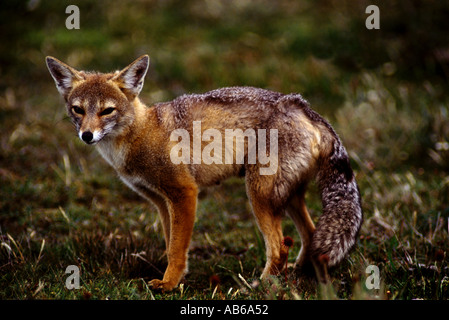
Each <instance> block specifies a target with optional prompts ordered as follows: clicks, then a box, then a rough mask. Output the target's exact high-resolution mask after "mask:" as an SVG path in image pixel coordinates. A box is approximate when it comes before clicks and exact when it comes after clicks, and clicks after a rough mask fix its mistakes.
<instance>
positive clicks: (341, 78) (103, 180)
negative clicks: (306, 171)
mask: <svg viewBox="0 0 449 320" xmlns="http://www.w3.org/2000/svg"><path fill="white" fill-rule="evenodd" d="M33 3H35V4H37V6H33ZM273 3H274V2H272V1H254V2H249V1H231V2H230V4H228V5H224V4H223V3H221V2H219V1H200V0H195V1H193V0H192V1H167V2H161V1H137V2H131V1H121V2H120V3H117V4H114V5H110V4H109V3H108V2H102V1H98V2H93V1H80V2H79V4H78V5H79V8H80V12H81V29H80V30H67V29H66V28H65V24H64V23H65V19H66V17H67V15H66V14H65V13H64V12H65V5H64V4H56V3H53V2H52V3H51V4H50V3H40V2H32V1H30V2H25V1H22V2H21V1H17V2H14V4H1V5H0V6H2V10H0V21H2V23H4V24H5V26H6V25H8V28H5V26H2V27H1V28H0V36H1V40H2V43H4V44H5V46H3V47H2V49H1V52H0V53H1V54H0V61H1V74H2V77H1V79H0V298H1V299H33V298H36V299H321V298H335V297H338V298H343V299H448V298H449V266H448V257H447V255H448V252H449V242H448V232H449V226H448V222H449V221H448V219H449V165H448V163H449V145H448V142H449V120H448V119H449V117H448V113H449V97H448V95H447V85H448V76H449V75H448V73H447V72H448V70H449V69H448V66H449V65H448V59H447V55H448V51H447V41H446V43H445V39H446V40H447V35H446V32H447V31H446V29H445V27H444V26H445V23H444V21H445V20H444V19H445V17H446V16H447V13H448V12H449V8H448V5H447V4H440V3H438V4H436V3H433V4H432V5H427V4H426V5H424V4H419V3H417V2H415V1H405V0H404V1H398V2H397V3H396V2H395V3H393V4H389V5H385V4H379V7H380V9H381V30H378V31H368V30H367V29H366V28H365V26H364V22H365V18H366V16H367V15H366V14H365V13H364V9H365V8H366V6H367V5H368V4H371V3H368V2H366V3H365V2H363V1H360V2H358V4H357V5H353V4H351V3H350V2H349V1H348V2H346V1H342V2H341V3H340V2H339V5H338V6H337V4H335V3H334V2H333V1H304V2H301V5H299V4H294V2H291V1H279V2H276V4H273ZM442 3H443V2H442ZM8 22H11V23H10V24H8ZM412 22H413V23H412ZM143 53H149V54H150V56H151V59H152V65H151V67H150V71H149V74H148V76H147V80H146V82H145V87H144V90H143V93H142V99H143V100H144V101H145V102H146V103H148V104H150V102H157V101H163V100H167V99H171V98H173V97H175V96H177V95H179V94H182V93H185V92H204V91H207V90H210V89H214V88H217V87H221V86H231V85H253V86H259V87H264V88H270V89H273V90H277V91H281V92H285V93H288V92H301V93H302V94H303V95H304V97H305V98H307V99H308V100H309V101H310V103H311V105H312V107H313V108H314V109H315V110H317V111H318V112H320V113H322V114H323V115H325V116H326V118H328V119H329V120H330V122H331V123H332V124H333V126H334V127H335V129H336V131H337V132H338V133H339V134H340V136H341V138H342V140H343V142H344V144H345V145H346V147H347V149H348V150H349V153H350V156H351V161H352V164H353V167H354V169H355V172H356V177H357V181H358V182H359V186H360V189H361V193H362V197H363V210H364V214H365V220H364V224H363V226H362V229H361V232H360V235H359V238H358V240H357V244H356V247H355V249H354V250H353V251H352V253H351V255H350V256H349V258H348V259H347V260H346V261H345V262H344V263H343V264H342V265H341V266H340V267H338V268H337V269H335V270H331V276H332V279H333V280H332V284H331V285H330V286H329V287H327V288H320V287H319V286H318V285H317V284H316V282H315V281H314V280H311V279H309V278H307V277H305V276H304V275H303V274H302V273H300V272H295V271H294V270H292V269H291V268H289V270H288V272H287V273H286V274H283V275H282V276H280V277H278V278H276V279H273V281H272V283H271V284H264V283H259V281H258V280H257V279H258V276H259V275H260V273H261V271H262V268H263V266H264V262H265V253H264V252H265V249H264V244H263V240H262V237H261V234H260V233H259V231H258V230H257V226H256V224H255V221H254V219H253V217H252V214H251V212H250V208H249V204H248V201H247V198H246V195H245V189H244V184H243V181H241V180H238V179H230V180H228V181H226V182H224V183H223V184H222V185H220V186H217V187H214V188H210V189H207V190H204V191H203V192H202V194H201V200H200V203H199V206H198V213H197V221H196V225H195V233H194V236H193V240H192V245H191V250H190V259H189V269H190V272H189V273H188V274H187V275H186V277H185V279H184V280H183V282H182V285H181V286H180V287H179V288H178V289H176V290H175V291H173V292H172V293H168V294H160V293H157V292H153V291H151V290H150V289H149V288H148V286H147V281H148V280H151V279H153V278H160V277H161V276H162V274H163V272H164V270H165V267H166V260H165V256H164V240H163V237H162V228H161V224H160V221H159V218H158V217H157V213H156V211H155V209H154V208H153V207H152V206H151V205H149V204H147V203H145V202H144V201H142V200H141V199H140V198H139V197H138V196H137V195H135V194H134V193H133V192H132V191H130V190H128V189H127V188H126V187H125V186H124V185H123V184H122V183H121V182H120V181H119V179H118V178H117V177H116V174H115V173H114V172H113V170H112V169H111V168H109V167H108V166H107V165H106V163H105V162H104V161H103V160H102V159H101V158H100V156H99V155H98V154H97V153H96V152H95V151H94V150H93V148H90V147H88V146H86V145H84V144H83V143H81V142H80V141H79V139H78V138H77V137H76V134H75V132H74V129H73V127H72V125H71V124H70V122H69V121H68V119H67V117H66V115H65V110H64V108H63V104H62V102H61V100H60V98H59V96H58V94H57V91H56V89H55V87H54V84H53V81H52V79H51V78H50V76H49V75H48V72H47V70H46V68H45V64H44V57H45V55H54V56H56V57H58V58H60V59H62V60H64V61H67V62H68V63H70V64H72V65H74V66H75V67H78V68H80V69H81V68H83V69H98V70H102V71H109V70H113V69H115V68H121V67H124V66H125V65H126V64H128V63H129V62H131V61H132V60H133V59H134V58H135V57H137V56H138V55H140V54H143ZM314 190H315V189H314V187H313V186H312V190H311V192H310V193H309V194H308V196H307V204H308V207H309V208H310V211H311V213H312V215H313V218H314V220H315V221H317V219H318V217H319V214H320V210H321V206H320V202H319V198H318V196H317V194H316V192H314ZM284 234H285V235H289V236H291V237H292V238H293V240H294V246H293V248H292V249H291V252H290V255H289V261H290V262H293V261H294V259H295V257H296V255H297V253H298V251H299V249H300V239H299V237H298V235H297V233H296V231H295V228H294V226H293V224H292V222H291V221H289V220H285V223H284ZM69 265H75V266H78V267H79V269H80V279H81V281H80V289H74V290H68V289H67V288H66V280H67V279H68V277H69V276H70V274H66V273H65V270H66V268H67V266H69ZM368 265H375V266H377V267H378V268H379V270H380V289H371V290H370V289H368V288H367V287H366V285H365V281H366V280H367V279H368V276H369V274H367V273H366V272H365V271H366V267H367V266H368ZM217 283H219V286H218V287H217V286H216V285H217Z"/></svg>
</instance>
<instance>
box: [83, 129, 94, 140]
mask: <svg viewBox="0 0 449 320" xmlns="http://www.w3.org/2000/svg"><path fill="white" fill-rule="evenodd" d="M93 138H94V135H93V133H92V132H90V131H85V132H83V134H82V135H81V139H83V141H84V142H86V143H90V142H91V141H92V139H93Z"/></svg>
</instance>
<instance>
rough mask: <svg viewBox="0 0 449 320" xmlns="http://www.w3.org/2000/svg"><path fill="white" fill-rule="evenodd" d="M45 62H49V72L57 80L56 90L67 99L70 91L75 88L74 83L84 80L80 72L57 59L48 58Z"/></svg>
mask: <svg viewBox="0 0 449 320" xmlns="http://www.w3.org/2000/svg"><path fill="white" fill-rule="evenodd" d="M45 60H46V62H47V67H48V70H49V71H50V74H51V76H52V77H53V79H54V80H55V83H56V88H57V89H58V91H59V93H60V94H61V95H62V96H63V97H64V99H67V96H68V94H69V92H70V90H71V89H72V88H73V83H74V82H75V81H80V80H82V79H83V77H82V76H81V75H80V72H79V71H77V70H75V69H73V68H72V67H70V66H68V65H66V64H65V63H63V62H61V61H59V60H58V59H56V58H53V57H47V58H46V59H45Z"/></svg>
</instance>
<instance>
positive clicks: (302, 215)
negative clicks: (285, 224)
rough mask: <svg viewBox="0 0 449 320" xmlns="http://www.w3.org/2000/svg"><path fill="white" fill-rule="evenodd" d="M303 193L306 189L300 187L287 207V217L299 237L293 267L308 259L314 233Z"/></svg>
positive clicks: (313, 226) (302, 263)
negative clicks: (297, 251) (299, 247)
mask: <svg viewBox="0 0 449 320" xmlns="http://www.w3.org/2000/svg"><path fill="white" fill-rule="evenodd" d="M305 191H306V187H305V186H304V187H301V188H300V189H299V191H298V192H297V194H295V195H294V196H293V197H292V199H291V200H290V202H289V204H288V207H287V212H288V215H289V216H290V217H291V218H292V220H293V222H294V224H295V226H296V229H297V230H298V232H299V235H300V237H301V250H300V251H299V254H298V257H297V258H296V262H295V266H302V265H304V264H305V262H306V261H307V260H309V259H310V257H309V248H310V245H311V242H312V237H313V233H314V231H315V225H314V223H313V221H312V218H311V217H310V214H309V211H308V210H307V207H306V204H305V201H304V196H305Z"/></svg>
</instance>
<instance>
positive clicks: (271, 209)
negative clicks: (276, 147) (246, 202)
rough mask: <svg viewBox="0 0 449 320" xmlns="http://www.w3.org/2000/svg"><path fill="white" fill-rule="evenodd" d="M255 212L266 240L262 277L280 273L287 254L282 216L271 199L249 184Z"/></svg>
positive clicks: (248, 188) (248, 187)
mask: <svg viewBox="0 0 449 320" xmlns="http://www.w3.org/2000/svg"><path fill="white" fill-rule="evenodd" d="M247 190H248V196H249V198H250V201H251V206H252V210H253V214H254V216H255V218H256V222H257V225H258V226H259V230H260V231H261V232H262V235H263V237H264V241H265V250H266V258H267V261H266V264H265V268H264V270H263V272H262V276H261V278H265V277H267V276H268V275H278V274H279V273H280V272H281V271H282V269H283V268H284V266H285V262H286V259H287V255H286V254H283V252H282V240H283V235H282V216H283V212H278V211H277V210H276V209H275V206H273V205H272V204H271V203H270V201H269V199H267V198H266V197H263V196H261V195H260V194H259V193H258V192H256V188H251V186H247Z"/></svg>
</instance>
